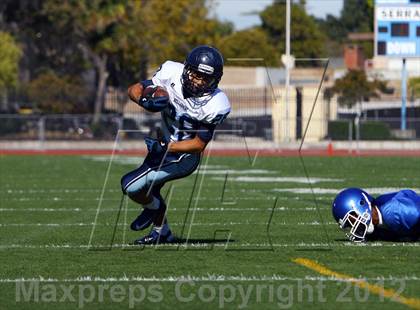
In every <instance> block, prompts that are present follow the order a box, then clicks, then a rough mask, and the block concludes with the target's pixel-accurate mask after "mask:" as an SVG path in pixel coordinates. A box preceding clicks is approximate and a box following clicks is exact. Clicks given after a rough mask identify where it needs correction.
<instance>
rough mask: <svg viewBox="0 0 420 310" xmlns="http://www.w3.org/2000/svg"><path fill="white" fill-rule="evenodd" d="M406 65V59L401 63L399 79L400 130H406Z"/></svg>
mask: <svg viewBox="0 0 420 310" xmlns="http://www.w3.org/2000/svg"><path fill="white" fill-rule="evenodd" d="M406 106H407V64H406V59H405V58H403V62H402V78H401V130H406V129H407V121H406V115H407V108H406Z"/></svg>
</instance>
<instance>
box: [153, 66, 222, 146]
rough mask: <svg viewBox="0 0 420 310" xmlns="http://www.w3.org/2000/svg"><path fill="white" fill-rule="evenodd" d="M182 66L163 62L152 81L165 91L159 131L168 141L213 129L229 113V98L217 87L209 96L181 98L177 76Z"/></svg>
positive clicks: (180, 72) (179, 81) (187, 137)
mask: <svg viewBox="0 0 420 310" xmlns="http://www.w3.org/2000/svg"><path fill="white" fill-rule="evenodd" d="M183 69H184V65H183V64H181V63H178V62H173V61H166V62H165V63H164V64H163V65H162V66H161V67H160V68H159V69H158V70H157V71H156V73H155V75H154V76H153V78H152V81H153V84H154V85H158V86H161V87H163V88H165V90H166V91H167V92H168V94H169V105H168V107H167V108H165V109H164V110H163V111H162V112H161V114H162V129H163V132H164V135H165V138H166V139H167V140H168V141H169V140H170V141H182V140H189V139H192V138H193V137H194V136H195V134H196V132H197V130H199V129H200V128H201V127H202V126H207V127H209V126H210V127H211V126H216V125H217V124H220V123H222V122H223V120H224V119H225V118H226V117H227V115H228V114H229V112H230V103H229V99H228V98H227V96H226V95H225V93H224V92H223V91H221V90H220V89H219V88H217V89H216V90H215V91H214V92H213V93H212V94H210V95H206V96H202V97H198V98H194V97H190V98H187V99H185V98H184V96H183V93H182V84H181V77H182V72H183Z"/></svg>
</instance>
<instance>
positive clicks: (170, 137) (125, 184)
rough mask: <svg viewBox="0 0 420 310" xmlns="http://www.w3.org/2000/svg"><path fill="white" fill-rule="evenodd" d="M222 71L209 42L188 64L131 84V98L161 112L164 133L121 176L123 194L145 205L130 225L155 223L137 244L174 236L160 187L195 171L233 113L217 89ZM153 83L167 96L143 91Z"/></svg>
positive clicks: (148, 140) (168, 63)
mask: <svg viewBox="0 0 420 310" xmlns="http://www.w3.org/2000/svg"><path fill="white" fill-rule="evenodd" d="M222 75H223V57H222V55H221V54H220V52H219V51H218V50H217V49H216V48H214V47H211V46H205V45H204V46H198V47H196V48H194V49H193V50H192V51H191V52H190V53H189V54H188V56H187V58H186V60H185V62H184V64H182V63H178V62H173V61H166V62H165V63H163V64H162V66H161V67H160V68H159V69H158V70H157V71H156V73H155V74H154V76H153V78H152V79H151V80H146V81H142V82H140V83H136V84H134V85H132V86H130V87H129V89H128V96H129V97H130V99H131V100H132V101H134V102H136V103H137V104H139V105H140V106H142V107H143V108H145V109H146V110H148V111H151V112H160V113H161V117H162V133H163V137H162V138H160V139H152V138H150V137H146V138H145V143H146V145H147V148H148V154H147V156H146V158H145V160H144V162H143V164H142V165H141V166H140V167H139V168H137V169H135V170H133V171H131V172H129V173H127V174H125V175H124V176H123V177H122V179H121V187H122V190H123V193H124V194H126V195H128V197H130V199H132V200H133V201H135V202H136V203H139V204H140V205H141V206H142V207H143V210H142V212H141V213H140V215H139V216H138V217H137V218H136V219H135V220H134V221H133V222H132V223H131V229H133V230H136V231H137V230H144V229H146V228H147V227H149V226H150V225H152V224H153V228H152V230H151V232H150V233H149V234H148V235H146V236H144V237H141V238H139V239H137V240H135V241H134V243H135V244H156V243H168V242H173V241H174V236H173V234H172V232H171V230H170V228H169V223H168V221H167V219H166V205H165V201H164V200H163V198H162V196H161V194H160V190H161V188H162V187H163V186H164V184H165V183H166V182H168V181H171V180H174V179H179V178H183V177H186V176H188V175H190V174H191V173H193V172H194V170H195V169H196V168H197V166H198V164H199V161H200V154H201V153H202V152H203V150H204V149H205V147H206V145H207V143H208V142H209V141H210V140H211V139H212V137H213V133H214V130H215V128H216V126H217V125H218V124H220V123H222V122H223V120H224V119H225V118H226V117H227V115H228V114H229V112H230V109H231V108H230V103H229V100H228V98H227V96H226V95H225V94H224V93H223V92H222V91H221V90H220V89H219V88H218V84H219V81H220V79H221V77H222ZM149 86H159V87H162V88H164V89H165V90H166V92H167V93H168V97H153V96H143V90H144V89H145V88H146V87H149Z"/></svg>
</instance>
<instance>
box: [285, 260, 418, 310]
mask: <svg viewBox="0 0 420 310" xmlns="http://www.w3.org/2000/svg"><path fill="white" fill-rule="evenodd" d="M292 261H293V262H294V263H296V264H298V265H301V266H304V267H306V268H309V269H311V270H313V271H316V272H317V273H320V274H321V275H324V276H329V277H333V278H336V279H337V280H345V281H349V282H351V283H352V284H353V285H356V286H359V287H360V288H365V289H367V290H369V292H371V293H373V294H376V295H379V296H383V297H386V298H389V299H390V300H391V301H395V302H398V303H401V304H404V305H406V306H408V307H410V308H413V309H420V299H417V298H409V297H404V296H403V295H398V293H397V292H396V291H395V290H393V289H389V288H384V287H381V286H379V285H375V284H371V283H369V282H367V281H365V280H363V279H360V278H359V279H358V278H354V277H352V276H350V275H347V274H345V273H339V272H336V271H333V270H331V269H329V268H327V267H325V266H323V265H320V264H318V263H317V262H315V261H313V260H310V259H307V258H302V257H299V258H295V259H293V260H292Z"/></svg>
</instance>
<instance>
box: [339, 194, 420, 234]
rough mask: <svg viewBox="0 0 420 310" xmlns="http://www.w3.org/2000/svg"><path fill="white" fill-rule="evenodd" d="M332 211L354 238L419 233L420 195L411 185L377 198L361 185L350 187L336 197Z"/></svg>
mask: <svg viewBox="0 0 420 310" xmlns="http://www.w3.org/2000/svg"><path fill="white" fill-rule="evenodd" d="M332 213H333V216H334V218H335V220H336V221H337V223H338V224H339V226H340V228H341V229H343V230H345V231H346V234H347V237H348V238H349V239H350V240H351V241H355V242H363V241H366V240H395V241H415V240H417V239H418V238H419V237H420V196H419V195H418V194H416V193H415V192H414V191H412V190H409V189H404V190H401V191H398V192H394V193H387V194H383V195H380V196H379V197H377V198H374V197H372V196H371V195H369V194H368V193H367V192H365V191H364V190H362V189H360V188H348V189H345V190H343V191H341V192H340V193H339V194H338V195H337V196H336V197H335V199H334V202H333V205H332Z"/></svg>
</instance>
